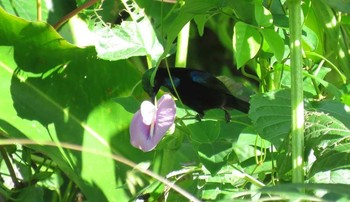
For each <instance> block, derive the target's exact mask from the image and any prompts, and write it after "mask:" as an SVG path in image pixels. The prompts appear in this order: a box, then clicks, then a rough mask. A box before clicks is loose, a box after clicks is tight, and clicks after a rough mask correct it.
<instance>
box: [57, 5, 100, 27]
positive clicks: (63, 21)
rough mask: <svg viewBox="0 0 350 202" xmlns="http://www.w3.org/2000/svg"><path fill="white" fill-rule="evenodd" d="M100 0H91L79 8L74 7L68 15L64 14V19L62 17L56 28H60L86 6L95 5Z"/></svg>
mask: <svg viewBox="0 0 350 202" xmlns="http://www.w3.org/2000/svg"><path fill="white" fill-rule="evenodd" d="M97 2H98V0H90V1H88V2H86V3H85V4H83V5H81V6H79V7H78V8H76V9H74V10H73V11H71V12H70V13H68V14H67V15H66V16H64V17H63V18H62V19H60V20H59V21H58V22H57V23H56V24H55V25H54V26H53V28H55V29H56V30H58V29H59V28H60V27H61V26H62V25H63V24H64V23H66V22H67V21H68V20H69V19H71V18H72V17H73V16H75V15H76V14H78V13H79V12H80V11H82V10H84V9H85V8H89V7H90V6H92V5H94V4H95V3H97Z"/></svg>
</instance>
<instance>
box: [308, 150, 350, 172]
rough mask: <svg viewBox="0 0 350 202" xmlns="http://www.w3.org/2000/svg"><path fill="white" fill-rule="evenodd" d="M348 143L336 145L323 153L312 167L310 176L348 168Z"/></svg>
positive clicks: (349, 151) (349, 155) (349, 163)
mask: <svg viewBox="0 0 350 202" xmlns="http://www.w3.org/2000/svg"><path fill="white" fill-rule="evenodd" d="M349 159H350V143H345V144H341V145H337V146H336V147H334V148H329V149H326V150H325V151H323V153H322V155H321V156H318V157H317V160H316V161H315V163H314V164H313V165H312V167H311V170H310V176H313V175H314V174H316V173H318V172H325V171H330V170H339V169H349V168H350V160H349Z"/></svg>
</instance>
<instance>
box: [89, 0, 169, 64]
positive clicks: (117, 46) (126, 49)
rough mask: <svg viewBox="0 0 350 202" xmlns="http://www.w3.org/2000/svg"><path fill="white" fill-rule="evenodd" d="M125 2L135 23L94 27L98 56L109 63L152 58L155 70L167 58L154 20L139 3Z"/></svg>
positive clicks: (98, 24)
mask: <svg viewBox="0 0 350 202" xmlns="http://www.w3.org/2000/svg"><path fill="white" fill-rule="evenodd" d="M130 2H131V1H128V2H127V1H123V3H124V5H125V6H126V8H127V11H128V12H129V13H130V15H131V17H132V21H123V22H122V23H121V25H117V26H115V27H109V26H106V25H105V23H102V22H99V23H97V24H96V25H95V26H94V29H93V31H94V33H95V34H96V36H97V39H96V44H95V46H96V50H97V53H98V56H99V57H101V58H103V59H106V60H120V59H127V58H129V57H133V56H150V57H151V59H152V65H153V66H155V65H156V63H157V62H158V60H159V58H160V56H161V55H162V54H163V46H162V45H161V44H160V42H159V41H158V38H157V35H156V32H155V30H154V28H153V25H152V24H151V21H150V19H149V18H148V17H147V16H146V14H145V12H144V10H143V9H141V8H140V7H139V6H138V5H137V4H136V2H131V3H130Z"/></svg>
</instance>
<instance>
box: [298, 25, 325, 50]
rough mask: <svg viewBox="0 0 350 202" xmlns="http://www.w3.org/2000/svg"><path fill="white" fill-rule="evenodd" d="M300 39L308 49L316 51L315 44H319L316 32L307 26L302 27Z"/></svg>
mask: <svg viewBox="0 0 350 202" xmlns="http://www.w3.org/2000/svg"><path fill="white" fill-rule="evenodd" d="M301 36H302V39H303V42H305V44H306V45H307V47H304V48H305V49H306V50H308V51H316V48H317V46H318V45H319V43H320V42H319V39H318V37H317V34H316V33H315V32H314V31H313V30H312V29H310V28H308V27H307V26H304V27H303V30H302V35H301Z"/></svg>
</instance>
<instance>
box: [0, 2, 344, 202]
mask: <svg viewBox="0 0 350 202" xmlns="http://www.w3.org/2000/svg"><path fill="white" fill-rule="evenodd" d="M39 2H41V3H40V4H39ZM292 2H298V1H296V0H290V1H288V0H287V1H286V0H280V1H269V0H255V1H253V0H251V1H244V0H241V1H238V0H237V1H232V0H178V1H175V0H174V1H172V0H164V1H161V0H120V1H115V0H104V1H93V0H90V1H88V0H84V1H82V0H77V1H75V2H74V3H73V1H52V0H46V1H40V0H38V1H34V0H14V1H10V0H0V94H1V98H0V137H1V140H0V152H1V157H0V160H1V164H0V171H1V172H0V177H1V186H0V201H2V200H8V201H84V200H87V201H127V200H135V199H137V198H138V199H145V200H146V199H147V200H150V201H154V200H160V201H163V200H166V201H183V200H188V199H190V200H193V201H196V200H215V201H216V200H223V201H224V200H232V199H236V200H238V199H240V200H242V201H251V200H265V201H269V200H270V201H273V200H275V201H276V200H277V201H279V200H294V199H296V200H309V201H320V200H322V201H327V200H328V201H337V200H350V192H349V190H350V185H349V184H350V169H349V168H350V158H349V155H350V142H349V138H350V108H349V106H350V85H349V79H350V52H349V50H350V16H349V14H350V6H349V5H350V1H348V0H304V1H302V2H301V7H300V9H301V13H302V16H301V20H302V22H300V24H301V25H302V27H301V28H302V31H301V38H302V41H301V43H300V47H299V48H301V49H302V52H301V53H302V58H301V59H302V61H300V62H301V63H302V67H300V68H302V76H303V77H302V78H303V81H302V87H303V95H304V106H303V105H300V106H302V108H304V109H305V113H304V119H305V122H302V125H303V127H304V130H303V132H304V133H303V135H304V138H303V141H301V142H300V144H299V143H298V142H295V141H294V140H293V138H292V137H291V134H293V132H292V127H291V126H292V122H293V120H292V114H293V113H294V111H295V110H296V108H295V106H293V105H291V103H293V100H294V99H295V98H294V96H292V95H293V94H292V93H291V90H290V89H291V87H293V86H294V85H298V84H299V85H300V84H301V83H295V79H294V77H293V76H291V75H292V74H293V72H292V71H291V70H292V68H294V67H293V66H292V67H291V58H293V57H292V56H293V54H294V53H293V51H291V46H290V44H291V35H292V36H294V33H291V32H290V30H292V29H293V28H294V27H291V26H299V25H294V24H293V25H291V24H290V19H289V17H290V16H292V14H291V13H290V8H289V6H288V5H289V4H288V3H292ZM86 3H87V4H91V6H88V7H87V8H85V7H84V5H86ZM75 8H84V9H83V10H82V11H80V12H79V14H77V15H73V17H72V18H71V16H68V17H67V14H68V13H69V12H71V11H73V10H74V9H75ZM73 14H75V13H74V12H73ZM65 16H66V17H65ZM62 19H63V20H62ZM60 20H61V21H60ZM64 20H69V21H68V22H66V23H64V22H65V21H64ZM59 21H60V22H63V23H57V22H59ZM188 28H189V29H188ZM186 42H188V45H187V44H186ZM181 56H182V57H181ZM293 62H294V61H293ZM155 66H164V67H165V66H185V67H191V68H196V69H202V70H206V71H208V72H211V73H212V74H214V75H216V76H218V78H219V79H220V80H221V81H223V82H224V83H225V85H226V86H227V87H228V88H229V90H230V91H231V93H232V94H234V95H235V96H237V97H240V98H241V99H243V100H247V101H249V103H250V110H249V112H248V114H245V113H242V112H240V111H237V110H231V111H230V114H231V121H230V122H228V123H227V122H226V121H225V115H224V112H223V111H222V110H219V109H213V110H209V111H207V112H206V114H205V116H204V117H203V119H202V120H201V121H198V119H196V113H195V112H194V111H192V110H191V109H188V108H187V107H186V106H184V105H182V104H181V103H180V101H176V106H177V108H176V118H175V130H174V131H172V132H169V133H168V134H167V135H165V137H164V138H163V139H162V140H161V141H160V143H159V144H158V145H157V147H156V148H155V149H154V150H153V151H150V152H143V151H141V150H139V149H138V148H135V147H133V146H132V145H131V143H130V134H129V126H130V123H131V120H132V117H133V116H134V114H135V113H136V112H137V111H138V109H139V107H140V104H141V102H142V101H144V100H147V99H149V96H148V95H147V93H146V92H144V91H143V89H142V85H141V78H142V74H143V72H145V71H146V70H147V69H148V68H151V67H155ZM193 93H195V92H193ZM162 94H164V91H161V92H160V93H159V97H160V96H161V95H162ZM300 120H303V119H302V118H301V119H300ZM296 148H297V149H298V150H300V151H302V152H303V155H302V156H299V157H298V158H296V157H295V156H294V155H292V153H293V151H294V150H295V149H296ZM293 162H302V164H301V165H303V167H302V168H301V171H302V175H303V178H304V179H305V180H303V181H302V182H298V181H295V180H294V179H295V178H293V175H295V172H294V171H295V169H298V168H296V167H295V166H294V164H293ZM161 176H162V177H161ZM296 182H297V183H296ZM173 184H175V185H177V186H173ZM185 198H187V199H185Z"/></svg>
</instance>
